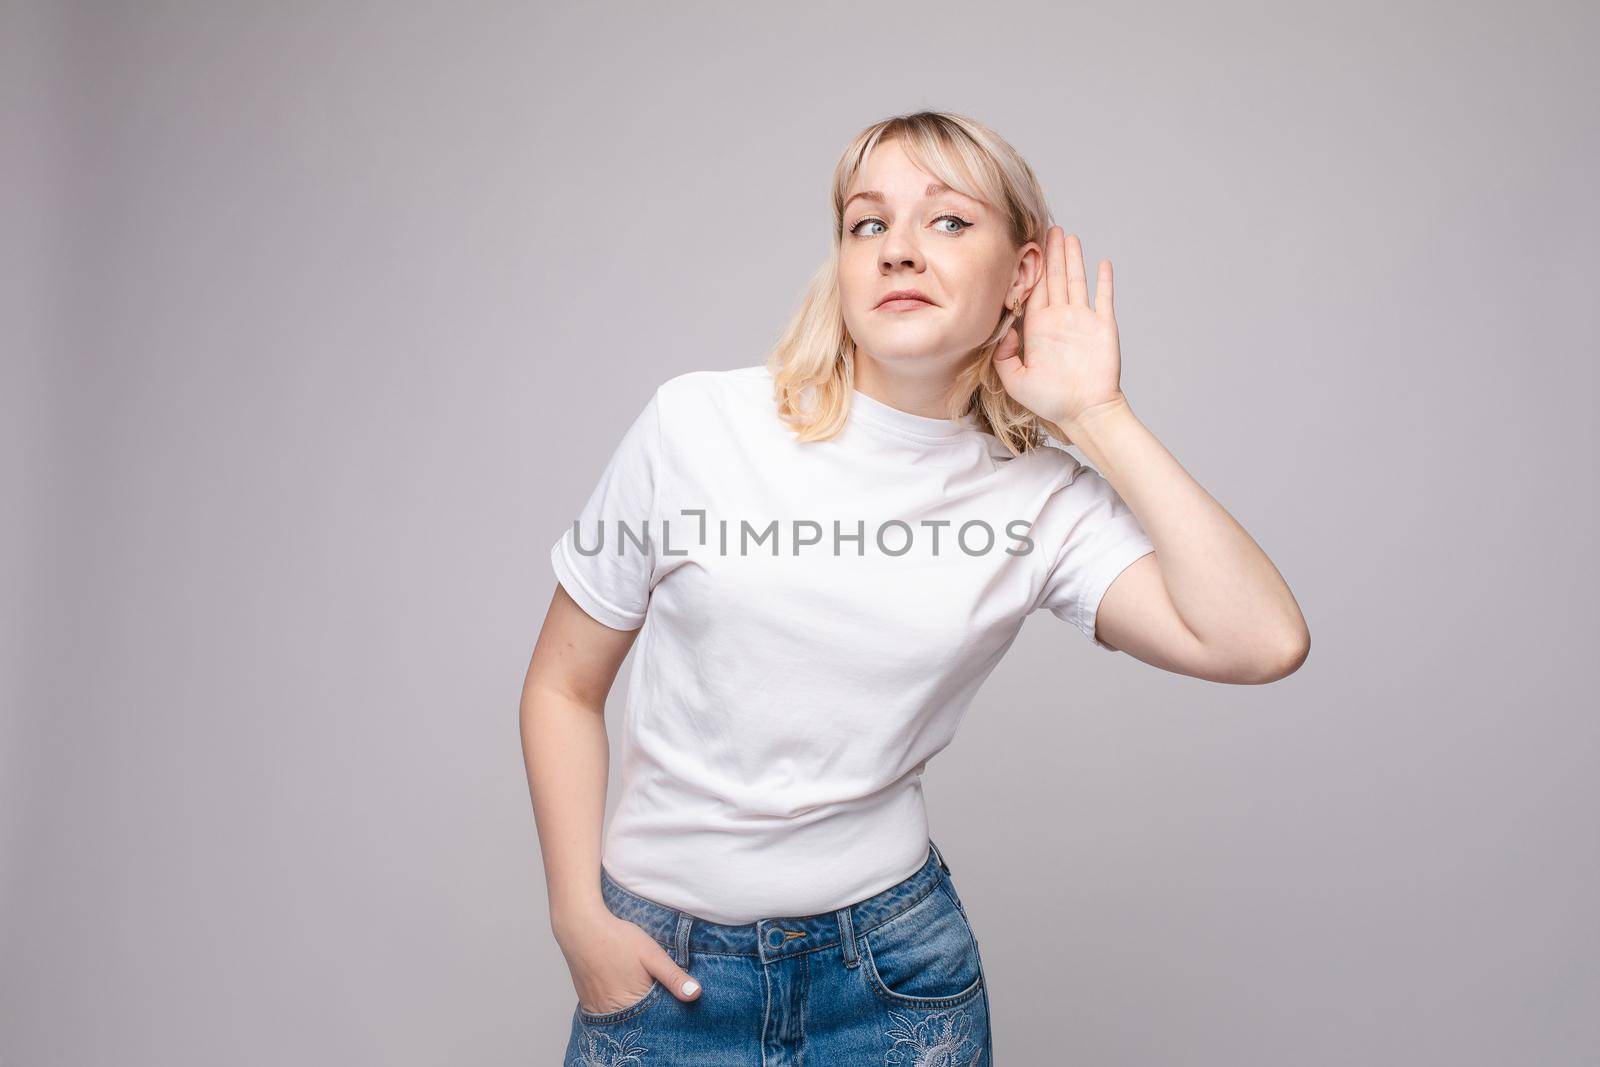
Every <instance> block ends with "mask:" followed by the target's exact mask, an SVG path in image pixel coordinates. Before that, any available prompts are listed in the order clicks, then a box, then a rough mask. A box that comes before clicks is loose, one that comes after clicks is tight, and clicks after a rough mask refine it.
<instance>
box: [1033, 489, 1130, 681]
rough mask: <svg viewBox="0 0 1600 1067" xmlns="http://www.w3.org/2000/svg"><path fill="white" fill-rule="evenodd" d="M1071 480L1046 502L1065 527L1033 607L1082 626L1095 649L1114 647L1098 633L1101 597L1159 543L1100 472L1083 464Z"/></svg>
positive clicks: (1060, 527)
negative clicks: (1149, 534) (1096, 634)
mask: <svg viewBox="0 0 1600 1067" xmlns="http://www.w3.org/2000/svg"><path fill="white" fill-rule="evenodd" d="M1070 479H1071V480H1070V481H1069V482H1068V483H1067V484H1065V485H1064V486H1062V487H1061V488H1059V489H1057V490H1056V491H1055V492H1054V493H1053V494H1052V495H1051V498H1050V500H1049V502H1048V504H1047V505H1046V508H1047V511H1049V512H1051V513H1052V515H1051V518H1052V521H1051V523H1050V528H1054V529H1056V530H1064V531H1065V532H1064V534H1062V535H1060V539H1059V540H1056V541H1053V542H1052V543H1051V547H1053V548H1054V549H1055V552H1056V555H1055V562H1054V564H1053V565H1052V566H1051V568H1050V571H1049V573H1048V575H1047V576H1046V578H1045V583H1044V588H1043V590H1042V591H1041V593H1040V595H1039V600H1038V601H1037V602H1036V603H1035V604H1034V606H1033V608H1032V609H1031V610H1035V611H1036V610H1038V609H1039V608H1046V609H1048V610H1049V611H1050V612H1051V613H1052V614H1053V615H1055V616H1056V618H1058V619H1061V620H1062V621H1063V622H1070V623H1071V624H1072V625H1074V626H1076V627H1077V628H1078V629H1079V630H1081V631H1083V633H1084V635H1085V636H1086V637H1088V638H1089V640H1090V642H1091V643H1092V644H1093V645H1094V646H1095V647H1096V648H1100V649H1104V650H1105V651H1107V652H1114V651H1116V649H1113V648H1112V647H1111V646H1110V645H1107V644H1104V643H1102V642H1101V641H1100V640H1099V639H1098V638H1096V637H1095V632H1094V631H1095V617H1096V615H1097V614H1098V612H1099V610H1100V599H1101V598H1102V597H1103V596H1105V592H1106V590H1107V589H1109V588H1110V587H1111V583H1112V582H1114V581H1115V580H1116V578H1117V575H1119V574H1121V573H1122V572H1123V571H1124V570H1127V568H1128V566H1129V564H1131V563H1133V562H1134V561H1135V560H1137V559H1139V558H1140V557H1142V556H1145V555H1147V554H1149V553H1151V552H1154V551H1155V547H1156V546H1155V545H1154V544H1153V543H1152V542H1151V540H1150V538H1149V536H1148V535H1147V534H1146V533H1145V531H1144V527H1143V526H1141V525H1140V524H1139V519H1138V518H1137V516H1135V515H1134V513H1133V510H1132V509H1131V508H1129V507H1128V505H1127V504H1126V503H1125V502H1124V501H1123V499H1122V497H1120V496H1118V495H1117V491H1116V490H1115V489H1113V488H1111V483H1110V482H1108V481H1106V480H1105V479H1104V478H1103V477H1101V475H1100V472H1099V471H1097V470H1095V469H1094V468H1093V467H1088V466H1084V465H1083V464H1081V463H1080V464H1077V467H1076V470H1075V473H1073V474H1071V475H1070Z"/></svg>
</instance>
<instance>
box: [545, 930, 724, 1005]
mask: <svg viewBox="0 0 1600 1067" xmlns="http://www.w3.org/2000/svg"><path fill="white" fill-rule="evenodd" d="M556 940H557V943H558V944H559V945H560V946H561V952H562V954H563V955H564V956H566V958H567V969H568V970H570V971H571V972H572V985H573V988H574V989H575V990H576V991H577V994H578V1006H579V1007H580V1008H582V1009H583V1010H584V1011H586V1012H590V1013H591V1014H595V1015H603V1014H605V1013H607V1012H613V1011H621V1010H622V1009H623V1008H626V1007H628V1006H629V1005H631V1004H637V1003H638V1002H639V1001H640V1000H643V999H644V996H645V994H647V993H649V992H650V983H651V981H652V980H654V981H658V982H660V983H661V984H662V985H663V986H665V987H666V989H667V991H668V992H670V993H671V994H672V995H673V996H675V997H677V998H678V999H679V1000H694V999H696V998H697V997H699V995H700V983H699V982H696V981H695V980H694V979H693V978H691V977H690V976H689V972H688V971H686V970H684V969H683V968H682V967H679V966H678V964H677V962H676V961H674V960H673V958H672V956H671V955H670V954H669V953H668V952H667V950H666V949H664V948H662V947H661V945H660V943H659V942H657V941H656V939H655V938H653V937H651V936H650V935H649V934H647V933H645V931H644V929H643V928H641V927H640V926H639V925H638V924H636V923H631V922H629V921H628V920H626V919H620V918H618V917H617V916H615V915H613V914H611V912H609V911H600V912H596V913H593V914H591V915H588V916H585V917H584V918H582V919H580V920H577V921H575V922H569V923H567V924H565V925H564V927H563V929H562V930H561V931H560V932H559V933H557V935H556ZM685 983H689V985H688V987H687V992H686V991H685Z"/></svg>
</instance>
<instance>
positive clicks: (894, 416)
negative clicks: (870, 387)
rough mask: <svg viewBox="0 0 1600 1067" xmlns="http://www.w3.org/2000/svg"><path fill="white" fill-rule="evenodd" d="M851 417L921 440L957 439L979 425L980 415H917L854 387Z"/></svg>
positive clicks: (851, 398) (851, 400)
mask: <svg viewBox="0 0 1600 1067" xmlns="http://www.w3.org/2000/svg"><path fill="white" fill-rule="evenodd" d="M850 418H852V419H859V420H860V421H862V422H866V423H870V424H871V425H873V426H876V427H878V428H879V429H883V430H888V431H890V432H891V433H895V434H898V435H900V436H902V437H911V438H916V439H918V440H940V441H955V440H957V439H958V438H961V437H963V436H965V435H966V434H968V433H969V432H971V431H974V430H976V429H977V428H978V416H977V415H975V414H972V413H970V412H969V413H968V414H965V415H963V416H961V418H959V419H935V418H930V417H929V416H927V415H915V414H912V413H911V412H909V411H901V410H900V409H899V408H897V407H891V406H889V405H888V404H885V403H884V402H883V401H881V400H875V399H873V398H872V397H870V396H868V395H867V394H866V393H863V392H862V391H861V390H859V389H852V390H851V395H850Z"/></svg>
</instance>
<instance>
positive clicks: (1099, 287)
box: [1094, 259, 1116, 319]
mask: <svg viewBox="0 0 1600 1067" xmlns="http://www.w3.org/2000/svg"><path fill="white" fill-rule="evenodd" d="M1094 309H1095V311H1096V312H1097V313H1098V314H1099V315H1100V316H1101V317H1102V318H1108V319H1109V318H1111V317H1112V316H1114V315H1115V314H1116V308H1115V307H1114V306H1113V297H1112V292H1111V261H1110V260H1109V259H1102V260H1101V261H1100V276H1099V277H1098V278H1097V279H1095V283H1094Z"/></svg>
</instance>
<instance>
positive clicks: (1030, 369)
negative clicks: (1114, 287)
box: [994, 226, 1127, 429]
mask: <svg viewBox="0 0 1600 1067" xmlns="http://www.w3.org/2000/svg"><path fill="white" fill-rule="evenodd" d="M1044 258H1045V270H1044V277H1043V278H1042V279H1040V280H1039V281H1038V282H1035V283H1034V286H1033V291H1032V292H1031V293H1030V294H1029V295H1028V300H1027V304H1026V305H1025V307H1024V309H1023V314H1022V332H1021V336H1020V337H1019V336H1018V333H1017V329H1016V327H1015V326H1013V327H1012V328H1011V330H1010V331H1008V332H1007V333H1006V335H1005V337H1003V338H1001V340H1000V343H999V344H997V345H996V346H995V351H994V361H995V370H996V371H997V372H998V373H999V375H1000V383H1001V384H1002V385H1003V386H1005V390H1006V392H1007V393H1009V394H1010V395H1011V397H1012V399H1014V400H1015V401H1016V402H1017V403H1019V404H1021V405H1022V406H1023V407H1025V408H1027V409H1028V410H1029V411H1032V412H1033V413H1034V414H1036V415H1038V416H1039V417H1040V418H1042V419H1044V420H1046V421H1048V422H1052V423H1054V424H1056V425H1057V426H1059V427H1062V428H1063V429H1066V428H1068V427H1069V426H1070V425H1071V424H1072V423H1074V422H1077V421H1079V420H1080V419H1082V418H1083V417H1084V416H1085V415H1086V414H1089V413H1091V412H1093V411H1095V410H1098V409H1100V408H1103V407H1106V406H1115V405H1117V404H1124V403H1126V402H1127V398H1126V397H1124V396H1123V394H1122V385H1121V382H1122V353H1121V349H1120V348H1119V347H1118V344H1117V320H1116V317H1115V315H1114V313H1113V311H1114V309H1113V305H1112V295H1111V261H1110V260H1109V259H1102V260H1101V261H1100V269H1099V277H1098V279H1097V280H1096V282H1095V293H1094V295H1095V305H1096V306H1093V307H1091V306H1090V304H1089V287H1088V282H1087V278H1086V277H1085V275H1084V270H1083V246H1082V244H1080V243H1079V241H1078V237H1077V235H1076V234H1073V235H1070V236H1068V235H1066V234H1065V233H1063V231H1062V229H1061V227H1059V226H1052V227H1050V230H1049V232H1048V233H1046V234H1045V257H1044Z"/></svg>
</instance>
